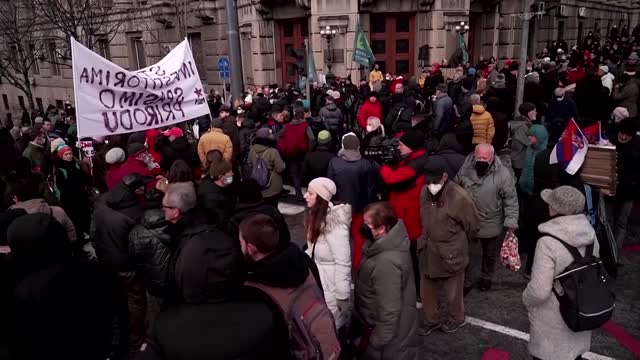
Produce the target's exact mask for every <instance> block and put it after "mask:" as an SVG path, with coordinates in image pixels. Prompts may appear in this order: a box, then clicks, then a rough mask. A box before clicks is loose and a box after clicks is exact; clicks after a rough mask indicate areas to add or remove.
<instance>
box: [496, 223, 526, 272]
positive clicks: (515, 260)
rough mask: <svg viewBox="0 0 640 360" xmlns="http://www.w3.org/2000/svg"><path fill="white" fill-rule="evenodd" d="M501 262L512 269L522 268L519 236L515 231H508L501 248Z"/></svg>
mask: <svg viewBox="0 0 640 360" xmlns="http://www.w3.org/2000/svg"><path fill="white" fill-rule="evenodd" d="M500 263H501V264H502V266H504V267H506V268H507V269H509V270H511V271H514V272H515V271H518V270H520V266H522V264H521V263H520V254H519V253H518V238H517V237H516V235H515V234H514V233H513V231H507V234H506V235H505V237H504V241H503V242H502V248H501V249H500Z"/></svg>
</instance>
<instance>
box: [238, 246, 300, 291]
mask: <svg viewBox="0 0 640 360" xmlns="http://www.w3.org/2000/svg"><path fill="white" fill-rule="evenodd" d="M309 264H310V261H309V256H308V255H307V254H305V253H304V252H303V251H302V250H301V249H300V248H299V247H298V245H296V244H293V243H289V244H288V245H287V246H286V247H285V248H284V249H282V250H280V251H276V252H274V253H271V254H269V255H267V256H266V257H264V258H262V259H260V260H258V261H255V262H249V264H248V265H247V266H248V270H249V273H248V275H247V280H249V281H251V282H254V283H258V284H263V285H266V286H270V287H276V288H282V289H288V288H296V287H298V286H300V285H302V284H303V283H304V282H305V280H306V279H307V276H309Z"/></svg>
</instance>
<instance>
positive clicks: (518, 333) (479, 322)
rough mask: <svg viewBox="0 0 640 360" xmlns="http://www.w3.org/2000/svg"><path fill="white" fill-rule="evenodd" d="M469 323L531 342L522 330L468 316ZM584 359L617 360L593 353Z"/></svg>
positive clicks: (584, 356)
mask: <svg viewBox="0 0 640 360" xmlns="http://www.w3.org/2000/svg"><path fill="white" fill-rule="evenodd" d="M467 322H468V323H469V324H472V325H475V326H479V327H481V328H485V329H487V330H491V331H495V332H499V333H501V334H504V335H509V336H511V337H514V338H516V339H520V340H524V341H529V334H527V333H525V332H522V331H520V330H516V329H512V328H508V327H506V326H502V325H498V324H494V323H491V322H488V321H484V320H481V319H477V318H474V317H471V316H467ZM582 357H583V358H584V359H587V360H615V359H614V358H612V357H608V356H604V355H599V354H595V353H592V352H588V353H586V354H584V355H582Z"/></svg>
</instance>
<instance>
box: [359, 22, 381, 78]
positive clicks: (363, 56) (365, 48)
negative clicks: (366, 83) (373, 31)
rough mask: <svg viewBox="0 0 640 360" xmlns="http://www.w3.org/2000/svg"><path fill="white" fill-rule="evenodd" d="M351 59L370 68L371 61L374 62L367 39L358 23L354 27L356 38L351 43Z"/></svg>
mask: <svg viewBox="0 0 640 360" xmlns="http://www.w3.org/2000/svg"><path fill="white" fill-rule="evenodd" d="M353 61H354V62H355V63H357V64H360V65H364V66H366V67H368V68H371V67H372V66H373V63H375V62H376V58H375V56H373V51H371V47H370V46H369V40H367V36H366V35H365V34H364V32H363V31H362V28H360V24H358V25H357V28H356V38H355V42H354V45H353Z"/></svg>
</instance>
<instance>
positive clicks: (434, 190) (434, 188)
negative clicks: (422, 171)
mask: <svg viewBox="0 0 640 360" xmlns="http://www.w3.org/2000/svg"><path fill="white" fill-rule="evenodd" d="M427 188H428V189H429V192H430V193H431V195H436V194H437V193H439V192H440V190H442V184H429V185H427Z"/></svg>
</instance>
